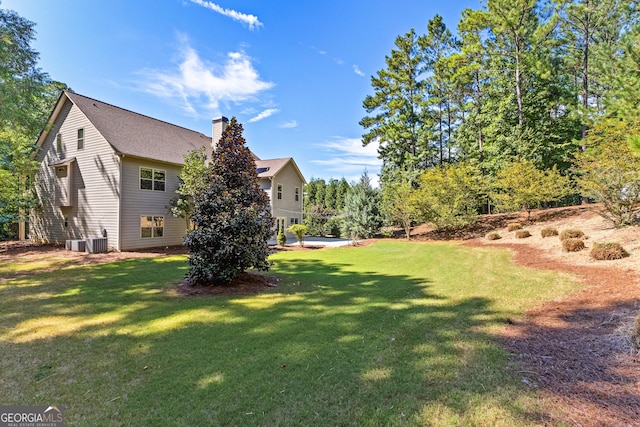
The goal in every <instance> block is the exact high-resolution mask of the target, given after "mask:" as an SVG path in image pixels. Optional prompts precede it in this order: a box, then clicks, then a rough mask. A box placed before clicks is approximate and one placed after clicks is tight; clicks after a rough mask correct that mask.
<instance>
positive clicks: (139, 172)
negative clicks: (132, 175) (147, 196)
mask: <svg viewBox="0 0 640 427" xmlns="http://www.w3.org/2000/svg"><path fill="white" fill-rule="evenodd" d="M142 169H151V188H142V185H141V183H142ZM156 171H157V172H162V173H164V189H162V190H156V189H155V188H154V187H155V185H153V184H154V182H155V179H154V177H155V174H156ZM145 179H146V178H145ZM138 189H139V190H142V191H162V192H165V191H167V171H166V170H165V169H156V168H150V167H147V166H140V167H139V168H138Z"/></svg>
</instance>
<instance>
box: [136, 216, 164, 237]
mask: <svg viewBox="0 0 640 427" xmlns="http://www.w3.org/2000/svg"><path fill="white" fill-rule="evenodd" d="M162 236H164V217H163V216H141V217H140V237H141V238H143V239H152V238H154V237H162Z"/></svg>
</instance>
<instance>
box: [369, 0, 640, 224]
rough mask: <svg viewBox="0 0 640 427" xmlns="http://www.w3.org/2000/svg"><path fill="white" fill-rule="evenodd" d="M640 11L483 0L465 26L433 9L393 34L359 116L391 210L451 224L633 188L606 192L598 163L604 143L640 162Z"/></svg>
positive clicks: (609, 4) (627, 4)
mask: <svg viewBox="0 0 640 427" xmlns="http://www.w3.org/2000/svg"><path fill="white" fill-rule="evenodd" d="M638 16H639V10H638V4H637V2H636V1H632V0H548V1H545V2H542V1H536V0H487V1H486V2H485V3H484V6H483V7H482V9H479V10H473V9H467V10H465V11H464V12H463V13H462V16H461V18H460V21H459V24H458V28H457V36H454V35H453V34H452V32H451V31H450V30H449V29H448V28H447V27H446V25H445V24H444V22H443V19H442V17H440V16H438V15H436V16H435V17H434V18H433V19H431V20H430V21H429V22H428V25H427V28H426V33H425V34H422V35H421V34H418V33H417V32H416V31H415V30H414V29H411V30H410V31H408V32H407V33H406V34H404V35H400V36H398V37H397V38H396V40H395V47H394V48H393V49H392V51H391V53H390V54H389V55H387V56H386V58H385V62H386V67H385V68H384V69H382V70H380V71H378V72H377V73H376V74H375V75H374V76H372V78H371V85H372V89H373V93H372V94H371V95H368V96H367V97H366V98H365V99H364V101H363V107H364V109H365V111H366V113H367V115H366V116H365V117H364V118H363V119H362V120H361V121H360V124H361V125H362V126H363V128H364V131H365V133H364V134H363V136H362V140H363V144H364V145H365V146H366V145H368V144H371V143H374V142H376V143H378V144H379V157H380V158H381V159H382V161H383V166H382V171H381V185H382V190H383V205H384V208H385V212H387V216H388V217H390V218H392V219H393V220H395V222H397V223H400V224H405V225H406V224H410V223H411V222H412V221H415V220H416V219H423V220H428V221H431V222H434V223H435V224H436V226H438V227H455V226H458V225H463V224H465V223H468V222H469V221H472V220H473V218H474V216H475V215H476V214H477V213H478V212H479V211H481V210H483V211H484V212H487V211H489V210H490V209H492V208H498V209H500V210H517V209H521V208H524V209H526V210H530V209H532V208H534V207H537V206H541V205H549V204H550V203H564V204H567V203H575V202H576V201H580V197H579V196H580V195H582V196H584V197H589V198H591V199H594V200H596V201H603V198H611V197H612V196H613V195H614V194H616V191H617V194H618V198H620V197H619V196H620V191H622V190H623V189H624V193H625V197H626V198H627V199H628V198H630V197H631V188H633V185H631V184H630V183H632V182H635V181H636V180H637V177H636V176H633V174H631V175H627V176H625V177H621V178H620V179H618V180H619V181H621V184H620V188H618V189H617V190H615V191H612V192H611V194H609V195H608V196H603V192H602V191H601V190H602V189H597V188H596V187H597V186H594V185H595V184H594V183H593V181H594V179H595V178H597V177H596V176H595V175H594V174H593V173H591V172H592V169H593V166H594V164H595V163H597V162H598V161H599V159H598V155H599V153H600V154H601V153H602V152H604V151H606V150H603V149H602V147H601V146H602V145H603V144H608V145H612V147H611V148H612V149H614V150H615V151H617V152H618V154H619V156H620V157H619V159H618V160H619V162H620V163H625V162H626V163H629V162H631V163H633V162H635V160H634V159H635V155H634V153H633V151H629V150H627V148H628V147H629V146H631V147H633V146H634V144H636V146H637V145H639V144H637V142H638V133H637V132H636V133H634V132H635V131H636V130H637V129H638V126H637V123H638V121H639V117H640V116H639V114H638V113H639V110H638V108H640V107H639V105H640V74H639V73H638V65H639V64H640V48H639V47H638V46H639V42H640V26H639V25H638ZM620 127H623V128H624V129H625V131H624V132H622V133H621V131H620V130H619V128H620ZM616 129H618V130H617V131H616ZM616 141H617V145H616ZM634 141H635V142H634ZM598 146H600V148H598ZM612 160H613V159H612ZM601 169H602V168H601ZM625 170H626V169H625ZM620 171H621V169H620V168H618V167H617V166H616V167H614V168H613V169H611V168H610V169H607V173H609V174H610V175H611V174H613V173H614V172H620ZM600 173H603V170H600ZM616 179H617V178H616ZM587 181H590V183H588V182H587ZM634 197H635V196H634ZM632 198H633V197H632ZM618 220H619V219H618ZM620 221H621V220H619V221H618V222H620ZM621 222H626V223H629V220H625V221H621Z"/></svg>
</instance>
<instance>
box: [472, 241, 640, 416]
mask: <svg viewBox="0 0 640 427" xmlns="http://www.w3.org/2000/svg"><path fill="white" fill-rule="evenodd" d="M466 244H467V245H470V246H497V247H505V246H506V247H508V248H510V249H511V250H512V251H513V253H514V261H515V262H516V263H518V264H520V265H523V266H526V267H530V268H535V269H543V270H557V271H562V272H567V273H570V274H572V275H574V276H575V277H577V278H578V279H579V280H581V281H582V282H583V283H584V284H585V285H586V288H584V289H583V290H581V291H580V292H577V293H575V294H572V295H570V296H569V297H567V298H565V299H562V300H558V301H550V302H548V303H546V304H544V305H542V306H539V307H537V308H535V309H533V310H530V311H528V312H527V313H526V316H525V317H524V318H523V319H522V320H520V321H516V322H513V323H512V324H509V325H506V326H505V330H504V338H503V345H504V347H505V348H506V349H507V350H508V351H509V352H510V353H511V354H512V357H513V360H514V362H515V364H516V367H515V368H514V370H515V371H516V373H517V374H518V375H520V376H521V377H522V381H523V382H524V383H526V384H529V385H530V386H531V387H534V388H536V389H538V390H539V391H540V395H541V398H543V399H545V400H546V401H547V402H548V403H549V404H550V405H551V407H552V408H554V412H555V411H557V414H555V416H557V417H558V418H559V419H556V420H555V421H559V422H567V421H568V422H571V423H573V424H574V425H578V426H640V352H638V350H637V349H634V348H633V346H632V344H631V340H630V331H631V329H630V326H631V325H632V324H633V322H634V320H635V316H636V315H637V313H638V310H640V284H639V282H638V277H637V274H636V273H635V272H634V271H631V270H621V269H616V268H611V267H604V266H603V267H591V266H576V265H570V264H566V263H563V262H559V261H557V260H553V259H549V258H547V257H545V256H543V255H542V252H541V251H540V250H538V249H535V248H533V247H530V246H527V245H516V244H511V245H505V244H501V245H491V244H490V243H486V242H483V241H480V240H472V241H468V242H466ZM549 415H550V416H551V417H553V416H554V415H553V414H549Z"/></svg>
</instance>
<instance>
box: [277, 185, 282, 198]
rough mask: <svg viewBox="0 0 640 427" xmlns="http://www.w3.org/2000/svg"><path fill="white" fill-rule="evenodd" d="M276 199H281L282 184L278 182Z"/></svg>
mask: <svg viewBox="0 0 640 427" xmlns="http://www.w3.org/2000/svg"><path fill="white" fill-rule="evenodd" d="M278 200H282V184H278Z"/></svg>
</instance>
